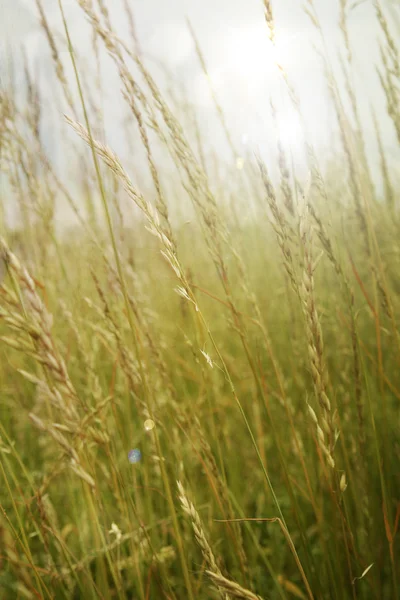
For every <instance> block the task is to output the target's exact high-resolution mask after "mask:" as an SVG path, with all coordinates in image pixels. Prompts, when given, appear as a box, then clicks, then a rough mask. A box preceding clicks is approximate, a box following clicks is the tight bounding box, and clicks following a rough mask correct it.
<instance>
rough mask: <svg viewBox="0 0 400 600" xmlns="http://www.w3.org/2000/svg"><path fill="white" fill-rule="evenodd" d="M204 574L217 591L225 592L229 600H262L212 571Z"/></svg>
mask: <svg viewBox="0 0 400 600" xmlns="http://www.w3.org/2000/svg"><path fill="white" fill-rule="evenodd" d="M206 573H207V575H208V576H209V577H210V579H211V580H212V582H213V583H214V585H215V586H216V587H217V588H218V589H219V590H225V592H226V593H227V594H228V595H229V597H231V598H241V599H242V600H263V598H262V597H261V596H258V595H257V594H254V593H253V592H251V591H250V590H246V589H245V588H243V587H242V586H241V585H239V584H238V583H236V582H235V581H232V580H231V579H227V578H226V577H224V576H223V575H221V574H218V573H213V572H212V571H206Z"/></svg>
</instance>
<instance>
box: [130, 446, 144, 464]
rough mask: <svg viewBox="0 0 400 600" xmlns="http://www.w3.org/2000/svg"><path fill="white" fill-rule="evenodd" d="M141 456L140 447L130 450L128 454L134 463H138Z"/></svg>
mask: <svg viewBox="0 0 400 600" xmlns="http://www.w3.org/2000/svg"><path fill="white" fill-rule="evenodd" d="M141 458H142V453H141V452H140V450H139V448H135V449H134V450H130V452H129V454H128V460H129V462H130V463H132V464H135V463H138V462H139V461H140V459H141Z"/></svg>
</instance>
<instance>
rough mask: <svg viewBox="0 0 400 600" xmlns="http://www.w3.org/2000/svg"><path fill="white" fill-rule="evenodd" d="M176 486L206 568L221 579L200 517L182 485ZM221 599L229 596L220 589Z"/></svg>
mask: <svg viewBox="0 0 400 600" xmlns="http://www.w3.org/2000/svg"><path fill="white" fill-rule="evenodd" d="M176 484H177V487H178V491H179V500H180V503H181V505H182V508H183V510H184V511H185V513H186V514H187V515H188V516H189V517H190V519H191V522H192V528H193V531H194V535H195V538H196V541H197V543H198V544H199V546H200V549H201V552H202V554H203V558H204V560H205V562H206V564H207V566H208V569H209V571H210V572H211V573H214V574H216V575H218V576H221V577H222V573H221V570H220V568H219V567H218V565H217V561H216V560H215V556H214V553H213V551H212V549H211V546H210V544H209V543H208V540H207V538H206V535H205V533H204V529H203V523H202V522H201V519H200V515H199V513H198V512H197V510H196V509H195V507H194V505H193V504H192V502H190V500H189V499H188V497H187V495H186V492H185V489H184V487H183V485H182V483H181V482H180V481H177V482H176ZM217 587H218V588H219V586H217ZM221 597H222V598H223V599H224V600H229V595H228V594H225V593H224V592H223V590H222V589H221Z"/></svg>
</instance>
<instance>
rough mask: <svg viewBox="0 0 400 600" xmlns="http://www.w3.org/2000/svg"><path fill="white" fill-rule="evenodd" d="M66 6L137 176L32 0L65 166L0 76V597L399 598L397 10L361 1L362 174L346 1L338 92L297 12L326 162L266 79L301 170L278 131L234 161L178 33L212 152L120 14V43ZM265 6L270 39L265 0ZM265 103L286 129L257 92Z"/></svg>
mask: <svg viewBox="0 0 400 600" xmlns="http://www.w3.org/2000/svg"><path fill="white" fill-rule="evenodd" d="M293 1H294V0H293ZM77 3H78V4H79V5H80V10H81V11H83V16H84V17H85V19H86V21H87V23H88V24H89V26H90V31H91V35H92V36H93V55H94V56H95V55H96V52H97V58H98V59H99V61H100V62H101V60H102V58H101V57H103V58H104V57H105V56H106V58H107V61H109V62H110V64H112V65H113V68H114V70H115V73H116V75H117V76H118V79H119V83H118V86H117V87H116V88H115V90H113V91H112V94H113V95H115V96H116V97H117V96H118V97H120V96H121V94H122V96H123V99H124V101H125V103H126V108H127V111H128V114H129V119H130V122H131V124H132V125H133V127H134V129H135V132H136V133H135V135H136V137H135V144H136V146H137V147H139V151H140V153H141V162H140V165H139V166H138V165H136V173H137V171H140V170H143V171H145V172H146V177H147V180H146V181H147V183H146V184H145V185H140V184H139V183H138V180H137V177H136V174H135V172H134V169H131V167H135V165H134V160H132V164H128V163H129V161H127V160H126V157H122V156H120V155H119V154H118V152H117V151H116V150H115V149H114V147H113V144H112V143H109V142H108V141H107V139H106V138H107V136H105V135H104V131H103V128H102V122H103V121H102V119H103V115H102V113H101V109H100V108H99V107H101V97H100V94H101V90H100V88H99V89H98V90H96V93H95V94H94V97H93V94H92V93H91V92H90V91H88V88H87V86H86V76H85V70H84V64H83V63H82V62H81V61H80V55H79V47H75V46H74V43H75V42H74V43H73V41H72V37H71V27H72V26H73V25H71V23H70V22H69V21H68V19H67V18H66V16H65V13H63V12H62V11H63V4H62V2H59V7H58V9H57V10H61V13H60V19H61V21H60V22H61V23H62V26H63V30H61V31H62V35H63V38H62V39H61V38H60V36H59V35H55V33H54V31H53V30H52V27H51V25H50V22H49V20H48V18H47V12H46V9H45V8H44V7H43V6H42V3H41V0H35V3H32V4H35V9H36V10H37V16H38V19H39V21H40V26H41V29H42V35H44V36H45V38H46V40H47V43H48V44H49V48H50V52H51V56H52V61H53V62H52V69H53V71H54V78H55V81H56V86H57V90H56V91H55V93H54V102H56V103H57V102H58V103H59V107H58V109H59V113H58V114H59V122H60V130H62V132H63V136H64V137H63V144H64V146H63V147H65V148H69V150H68V152H70V153H72V155H75V157H76V156H78V157H79V161H80V163H81V165H80V166H81V170H80V172H79V176H77V177H76V178H75V179H74V175H73V174H71V172H70V173H69V174H68V169H66V170H65V173H64V174H60V170H59V169H57V168H55V166H54V164H53V161H52V155H51V152H49V150H48V148H47V147H46V143H45V140H44V139H43V133H42V129H41V123H42V122H43V120H44V119H45V118H46V114H45V110H46V109H45V105H44V104H43V98H42V96H41V91H40V86H39V85H38V84H37V83H36V79H35V76H34V74H33V73H32V72H31V70H30V69H29V68H28V66H26V68H24V69H23V83H21V84H20V86H21V89H23V93H20V92H18V93H17V92H16V89H15V86H13V85H12V78H11V79H10V80H8V79H7V80H6V79H5V80H4V82H3V83H2V87H1V96H0V149H1V157H0V167H1V178H2V186H1V190H0V197H1V205H0V227H1V232H0V234H1V235H0V508H1V510H0V599H1V600H23V599H29V600H30V599H32V600H35V599H39V598H40V599H44V600H47V599H53V598H54V599H57V600H58V599H60V600H63V599H65V600H75V599H84V600H90V599H95V598H96V599H97V598H100V599H102V600H111V599H118V600H131V599H132V600H133V599H139V600H152V599H154V600H158V599H160V600H162V599H166V600H167V599H168V600H195V599H199V600H212V599H218V598H222V599H224V600H228V599H231V598H242V599H249V600H256V599H258V600H261V599H264V600H267V599H270V600H278V599H280V600H284V599H286V600H291V599H293V600H295V599H300V600H311V599H314V600H322V599H327V600H330V599H332V600H347V599H352V600H356V599H360V600H372V599H382V600H395V599H396V598H399V586H400V567H399V562H400V561H399V557H400V552H399V550H400V543H399V538H400V534H399V532H398V530H399V520H400V277H399V274H400V213H399V206H400V193H399V191H398V190H399V187H398V186H399V181H400V179H399V172H398V170H397V171H396V168H395V166H394V162H393V160H392V158H393V157H392V156H391V154H390V151H388V150H387V146H386V145H385V140H384V139H383V134H382V131H381V122H382V120H383V119H386V122H387V123H388V126H389V127H390V129H391V131H392V134H393V139H395V140H396V143H397V144H400V46H399V45H398V44H397V43H396V42H397V39H398V35H399V33H400V32H399V30H398V29H397V27H396V23H395V22H394V21H393V20H392V18H391V17H390V14H391V13H390V12H389V11H387V10H385V8H384V6H383V4H382V5H381V4H380V2H378V1H377V2H374V3H373V4H374V12H375V18H376V24H377V30H378V32H379V34H378V35H379V45H380V63H379V64H378V65H375V64H372V63H371V64H370V69H371V70H376V82H377V87H378V86H380V89H379V90H378V91H379V94H380V96H381V99H382V106H384V107H386V109H385V110H386V112H385V114H380V113H376V112H374V113H373V114H372V113H371V114H372V116H371V123H373V126H372V137H373V139H372V144H373V145H374V147H375V148H376V152H377V156H378V158H379V159H378V161H377V167H376V168H371V163H370V160H369V155H368V149H367V144H366V139H365V125H364V119H363V118H362V117H361V116H360V113H359V109H358V106H359V104H358V102H359V99H358V96H357V92H356V90H355V88H354V86H353V85H352V83H353V79H352V75H351V73H352V53H351V42H350V38H349V29H348V21H347V17H348V15H349V13H350V12H351V11H352V10H353V8H354V7H352V6H351V3H350V2H346V0H340V1H338V8H339V14H340V17H341V18H340V20H339V23H338V25H337V28H338V33H339V36H340V38H339V39H340V40H341V47H340V48H339V50H338V52H339V51H340V52H341V53H342V55H343V57H344V59H343V64H342V67H343V72H342V75H341V79H342V78H343V77H344V82H345V84H344V85H342V84H341V83H340V84H339V82H338V80H337V75H336V73H335V70H334V69H333V68H332V65H331V62H330V60H329V59H328V57H327V56H326V54H324V44H323V39H324V38H323V31H322V27H321V24H320V22H319V19H318V11H317V9H316V7H317V5H318V2H317V1H316V0H315V3H314V2H313V1H312V0H307V2H306V5H305V11H306V12H307V15H308V18H309V19H311V22H312V26H313V30H314V32H315V40H316V48H315V52H320V61H321V65H322V67H323V71H324V73H325V75H324V76H325V81H324V85H325V86H326V90H327V93H328V95H329V97H330V102H331V106H332V110H333V114H334V118H335V123H336V127H337V132H338V136H337V139H338V144H337V149H336V150H335V153H334V156H333V157H330V158H329V160H322V157H321V153H320V151H319V150H318V148H316V147H315V146H314V145H313V144H312V142H311V141H310V139H309V137H308V134H307V124H306V119H305V118H304V113H303V108H304V107H303V106H302V102H301V100H300V98H299V96H298V94H297V92H296V87H295V85H294V84H293V83H292V80H291V78H290V75H289V74H288V73H287V72H286V70H285V65H284V64H282V65H279V67H278V68H279V72H280V77H281V82H282V86H283V89H284V90H285V94H286V96H287V101H288V102H289V104H290V106H291V111H292V114H293V115H294V116H293V119H294V120H295V121H296V122H297V123H298V124H299V128H300V130H301V131H302V134H303V141H302V145H301V151H300V152H301V155H302V158H303V161H304V163H305V164H306V175H305V176H304V174H300V173H298V172H297V171H296V168H295V165H294V163H293V160H292V158H293V157H292V156H291V152H290V149H289V148H288V147H287V145H286V144H285V143H284V142H283V141H282V140H281V139H280V138H279V135H276V131H278V128H277V129H276V131H275V132H274V131H272V132H271V135H270V138H269V141H268V143H269V144H272V145H273V146H274V152H275V157H276V158H275V159H274V161H273V164H271V161H270V160H267V159H266V158H265V157H264V155H263V152H262V149H254V150H251V151H248V152H247V154H246V155H245V154H243V153H239V152H238V151H237V145H236V141H235V137H234V134H233V133H232V131H231V126H230V122H229V119H228V118H227V117H226V114H225V110H224V106H223V105H222V104H220V102H219V99H218V94H217V93H216V92H215V90H214V89H213V87H212V86H213V84H212V79H211V78H207V75H208V71H207V69H208V66H207V60H206V59H205V56H204V54H203V51H202V47H201V44H200V43H199V42H198V40H197V38H196V23H192V24H191V25H190V35H191V36H192V38H193V42H194V47H195V51H196V54H197V60H198V61H199V65H200V68H201V69H202V70H203V72H204V75H205V78H206V80H207V81H208V82H209V85H210V93H211V98H212V102H213V111H214V115H215V118H216V122H217V124H218V128H219V132H220V135H221V136H222V138H223V140H224V144H225V146H226V149H227V151H226V153H225V154H224V156H222V155H221V156H220V155H219V154H218V153H215V154H213V155H212V156H211V155H210V154H209V152H208V150H207V144H206V139H205V134H204V132H203V131H202V127H201V125H199V124H198V122H196V120H195V119H193V118H192V117H193V114H194V113H195V108H194V107H193V106H192V104H191V100H193V99H191V97H190V95H189V97H187V98H186V99H185V102H179V101H178V100H177V99H176V101H174V95H173V94H172V95H171V94H169V93H168V92H167V91H165V85H161V84H160V82H159V81H158V79H157V77H156V76H153V74H152V70H151V68H149V66H148V62H147V61H146V58H145V56H144V55H143V54H142V52H141V48H140V44H139V43H138V40H137V38H136V34H135V29H134V27H133V23H134V15H133V14H132V13H131V12H130V4H129V2H125V5H126V10H127V13H126V19H127V22H130V23H131V25H132V27H131V37H130V38H129V39H126V38H121V37H120V36H119V34H118V32H117V30H116V29H115V28H114V26H113V6H115V5H113V2H111V1H109V2H108V3H107V2H106V0H102V1H100V0H99V1H98V2H89V1H87V0H78V1H77ZM55 4H57V3H56V2H55ZM276 4H278V0H277V2H276ZM261 8H262V11H261V13H260V14H261V17H263V18H262V23H263V26H264V28H265V36H266V38H269V40H270V44H271V47H273V45H274V44H275V40H276V39H277V37H278V36H279V31H280V29H279V21H278V20H275V16H274V14H275V13H274V9H275V6H274V2H273V1H272V2H270V1H269V0H264V5H263V6H262V7H261ZM6 10H7V9H6ZM354 10H355V9H354ZM357 10H358V9H357ZM394 11H397V13H398V8H396V6H395V7H394ZM129 19H130V20H129ZM62 43H64V45H65V44H68V50H69V51H68V52H60V47H61V45H62ZM100 48H101V52H100ZM167 87H170V88H172V90H173V91H175V92H176V98H178V97H179V89H178V88H179V86H178V85H176V89H175V87H174V80H173V79H172V80H170V81H169V82H168V86H167ZM96 94H98V96H97V95H96ZM193 104H194V103H193ZM371 110H372V109H371ZM265 111H266V113H271V111H272V113H271V114H272V117H271V118H272V120H273V119H274V118H278V117H279V105H277V106H275V107H271V104H270V102H269V99H266V101H265ZM271 114H270V116H271ZM64 115H65V116H64ZM277 115H278V117H277ZM189 123H191V126H189ZM196 123H197V125H196ZM66 152H67V151H66ZM66 156H67V154H66ZM68 156H70V154H68ZM160 156H165V160H166V161H168V164H169V168H170V173H173V175H171V176H169V175H168V173H167V174H166V171H165V169H164V167H163V162H162V160H161V159H160ZM65 161H66V162H67V158H66V159H65ZM68 177H70V178H71V181H72V180H73V183H74V184H76V185H74V187H73V188H72V187H71V185H70V183H71V181H70V180H69V179H68ZM10 206H12V207H13V211H14V213H15V214H16V215H17V218H16V219H15V218H14V219H10V218H9V216H8V215H9V207H10ZM60 206H63V207H67V210H68V211H69V213H68V214H70V215H72V220H71V219H69V221H68V224H67V225H66V226H65V227H62V221H63V216H62V215H63V214H64V213H62V210H61V213H60ZM60 215H61V216H60Z"/></svg>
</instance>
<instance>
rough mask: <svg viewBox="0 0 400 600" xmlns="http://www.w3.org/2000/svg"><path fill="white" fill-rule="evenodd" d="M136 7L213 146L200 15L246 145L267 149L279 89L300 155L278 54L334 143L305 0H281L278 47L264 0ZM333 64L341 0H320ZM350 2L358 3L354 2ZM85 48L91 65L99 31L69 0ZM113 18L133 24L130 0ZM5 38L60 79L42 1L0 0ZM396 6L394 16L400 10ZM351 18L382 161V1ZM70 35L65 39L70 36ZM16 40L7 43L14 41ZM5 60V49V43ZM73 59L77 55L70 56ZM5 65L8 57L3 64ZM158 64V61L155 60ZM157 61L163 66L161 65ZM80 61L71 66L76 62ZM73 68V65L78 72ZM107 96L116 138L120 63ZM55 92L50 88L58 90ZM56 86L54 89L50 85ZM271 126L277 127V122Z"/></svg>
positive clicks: (316, 131) (390, 0) (55, 18)
mask: <svg viewBox="0 0 400 600" xmlns="http://www.w3.org/2000/svg"><path fill="white" fill-rule="evenodd" d="M130 2H131V5H132V7H133V10H134V14H135V18H136V25H137V30H138V36H139V38H140V41H141V44H142V47H143V49H144V52H145V53H146V55H147V56H148V57H150V58H149V59H148V60H149V61H150V60H151V58H154V59H155V60H156V61H157V60H162V61H163V63H164V64H165V65H166V66H168V67H169V69H170V71H171V72H172V74H173V77H174V80H176V82H183V84H184V85H185V87H186V88H187V89H188V90H189V93H190V98H191V101H192V102H193V103H194V104H195V105H196V108H197V110H198V111H199V114H200V119H201V123H202V126H203V130H204V131H205V135H206V136H207V138H208V139H209V140H210V142H211V143H213V140H214V138H215V140H216V143H217V140H218V139H219V136H220V131H218V124H217V122H216V120H215V112H214V108H213V105H212V101H211V99H210V95H209V93H208V87H207V82H206V80H205V78H204V76H203V75H202V72H201V68H200V66H199V64H198V61H197V58H196V55H195V50H194V46H193V43H192V40H191V38H190V35H189V33H188V29H187V26H186V22H185V18H186V16H187V17H189V18H190V20H191V22H192V24H193V26H194V28H195V31H196V34H197V37H198V39H199V41H200V45H201V47H202V50H203V53H204V55H205V58H206V61H207V65H208V68H209V71H210V74H211V78H212V81H213V83H214V86H215V89H216V92H217V95H218V98H219V100H220V102H221V104H222V105H223V107H224V110H225V111H226V117H227V122H228V126H229V128H230V129H231V130H232V132H233V135H234V137H235V140H236V141H237V143H238V144H239V145H240V144H242V145H247V146H250V147H251V148H254V149H259V148H260V147H266V146H268V144H269V143H270V141H269V133H268V132H269V128H270V123H271V121H270V117H269V99H270V97H271V96H272V97H273V99H274V103H275V104H276V106H277V108H278V110H279V115H280V133H281V137H282V139H283V142H284V144H286V145H288V146H290V148H291V150H292V152H293V153H294V155H296V150H297V151H298V152H301V151H302V150H301V148H300V147H301V144H300V143H299V128H298V124H297V120H296V116H295V114H294V113H293V110H292V108H291V105H290V102H289V101H288V99H287V95H286V93H285V86H284V84H283V82H282V78H281V76H280V74H279V71H278V69H277V68H276V60H278V61H279V62H280V63H281V64H282V65H283V66H284V68H285V69H286V71H287V72H288V74H289V78H290V80H291V82H292V83H293V85H294V86H295V88H296V90H297V92H298V94H299V96H300V98H301V102H302V107H303V110H304V114H305V116H306V120H307V124H308V127H309V132H310V135H311V136H312V139H313V141H314V142H315V144H316V145H317V147H320V148H325V147H326V146H327V145H328V144H329V143H330V139H331V131H332V130H335V129H336V125H335V117H334V114H333V112H332V107H331V105H330V102H329V101H328V100H327V97H328V95H327V87H326V82H325V81H324V78H323V75H322V70H321V59H320V58H319V57H318V55H317V54H316V52H315V51H314V49H313V45H314V44H315V45H316V46H317V47H320V40H319V37H318V34H317V33H316V31H315V29H314V28H313V26H312V25H311V23H310V21H309V19H308V17H307V16H306V15H305V14H304V11H303V9H302V5H303V1H302V0H275V1H272V6H273V8H274V16H275V21H276V29H277V51H276V52H275V53H273V52H272V51H271V43H270V42H269V40H268V37H267V29H266V25H265V21H264V16H263V4H262V2H261V0H168V1H165V0H130ZM381 2H382V5H383V6H384V7H385V8H386V10H387V14H388V16H389V17H390V15H392V20H391V26H392V28H393V29H392V32H393V35H394V37H396V35H398V33H399V30H398V29H397V27H398V23H397V24H396V23H395V22H394V20H393V16H395V15H396V12H395V11H397V15H400V11H398V7H397V8H393V7H395V2H394V0H381ZM43 4H44V6H45V8H46V10H47V15H48V19H49V22H50V23H51V25H52V27H56V28H58V30H59V31H60V35H61V33H62V28H61V24H60V16H59V9H58V1H57V0H43ZM314 4H315V6H316V8H317V12H318V15H319V18H320V21H321V23H322V26H323V30H324V34H325V37H326V41H327V47H328V52H329V55H330V57H331V59H332V62H333V63H334V65H335V66H336V68H337V74H338V78H339V81H341V76H340V69H339V68H338V63H337V59H336V57H337V50H338V48H339V47H342V38H341V33H340V30H339V27H338V16H339V13H338V5H339V0H315V2H314ZM349 4H354V2H353V0H352V1H350V0H349ZM63 5H64V7H65V10H66V14H67V19H68V23H69V25H70V28H71V30H72V33H73V40H74V44H75V47H76V48H78V51H79V53H80V55H81V56H83V57H84V59H85V61H86V62H87V64H88V65H89V67H90V65H93V62H91V61H92V58H91V56H92V52H91V39H90V29H89V28H88V26H87V24H86V22H85V18H84V17H83V14H82V11H81V9H80V8H79V7H78V6H77V2H76V0H63ZM108 6H109V8H110V13H111V17H112V20H113V23H114V24H115V25H116V28H117V30H118V31H119V32H121V33H122V34H124V33H125V32H126V31H127V28H126V23H125V17H124V12H123V10H122V8H121V6H122V3H121V1H120V0H111V1H109V2H108ZM0 7H1V9H0V17H1V19H0V36H1V37H2V38H3V49H4V47H5V44H6V43H8V44H10V43H11V44H12V46H13V47H14V49H17V48H18V47H19V46H20V45H21V44H23V45H24V46H25V48H26V51H27V53H28V54H29V57H30V62H31V64H32V65H35V68H37V69H38V70H39V71H40V72H41V73H42V80H43V79H44V80H45V82H46V80H49V81H50V80H51V73H52V66H51V58H50V54H49V50H48V47H47V42H46V40H45V39H44V36H43V34H42V32H41V30H40V27H39V26H38V25H37V14H36V6H35V2H34V0H0ZM390 10H392V11H393V13H391V12H390ZM348 25H349V29H350V38H351V44H352V49H353V54H354V72H353V73H354V79H353V81H354V85H355V88H356V91H357V95H358V98H359V103H360V111H361V113H362V115H363V118H364V127H365V131H366V138H367V143H368V144H369V146H370V147H371V148H370V152H371V157H372V162H375V161H376V149H375V147H374V136H373V132H372V124H371V120H370V116H369V111H370V105H371V104H372V105H374V106H375V108H376V111H377V113H378V115H379V118H380V123H381V126H382V130H383V137H384V141H385V145H386V147H387V149H388V150H389V151H390V153H391V154H392V156H393V157H396V160H397V159H398V156H399V154H398V150H397V145H396V141H395V136H394V133H393V130H392V126H391V124H390V122H389V121H388V119H387V117H386V116H385V104H384V99H383V96H382V93H381V91H380V89H379V83H378V79H377V75H376V70H375V64H377V63H378V62H379V53H378V44H377V39H378V38H379V36H380V31H379V28H378V25H377V22H376V18H375V14H374V8H373V0H364V1H363V2H361V4H360V5H359V6H358V7H356V8H354V10H352V11H350V14H349V20H348ZM60 39H61V38H60ZM6 40H7V41H6ZM3 57H4V50H3ZM64 58H65V63H66V64H67V65H68V64H69V63H68V58H69V57H68V55H67V53H65V56H64ZM3 64H4V62H3ZM148 64H151V62H148ZM153 64H154V63H153ZM67 68H70V67H67ZM68 72H70V71H68ZM103 79H104V82H105V86H104V88H105V90H106V98H105V100H104V105H103V106H104V111H105V113H106V115H107V119H109V120H110V122H111V123H112V128H111V129H110V135H111V138H112V140H111V141H112V143H113V145H114V146H115V145H117V146H118V144H119V140H120V138H121V136H122V131H121V128H122V125H121V103H120V102H119V100H118V98H119V96H120V95H119V89H120V85H119V83H118V80H117V78H116V76H115V73H114V71H113V69H112V65H111V64H110V62H109V61H108V62H106V63H105V65H104V68H103ZM48 89H50V88H48ZM49 93H50V92H49ZM268 124H269V125H268Z"/></svg>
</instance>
